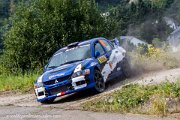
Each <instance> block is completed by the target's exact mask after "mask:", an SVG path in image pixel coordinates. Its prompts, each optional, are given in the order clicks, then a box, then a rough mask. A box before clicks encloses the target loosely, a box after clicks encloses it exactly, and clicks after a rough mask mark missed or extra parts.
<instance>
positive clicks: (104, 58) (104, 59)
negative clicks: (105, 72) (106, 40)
mask: <svg viewBox="0 0 180 120" xmlns="http://www.w3.org/2000/svg"><path fill="white" fill-rule="evenodd" d="M98 61H99V62H100V63H104V62H106V61H107V58H106V56H104V55H103V56H101V57H99V58H98Z"/></svg>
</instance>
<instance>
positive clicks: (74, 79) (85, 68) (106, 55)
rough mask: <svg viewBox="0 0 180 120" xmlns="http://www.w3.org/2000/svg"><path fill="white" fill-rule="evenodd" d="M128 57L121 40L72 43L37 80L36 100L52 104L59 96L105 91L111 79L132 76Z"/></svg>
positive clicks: (54, 57) (48, 65)
mask: <svg viewBox="0 0 180 120" xmlns="http://www.w3.org/2000/svg"><path fill="white" fill-rule="evenodd" d="M125 56H126V51H125V50H124V49H123V48H122V47H120V46H119V43H118V40H114V41H109V40H107V39H105V38H95V39H91V40H87V41H83V42H75V43H72V44H69V45H68V46H67V47H64V48H62V49H60V50H58V51H57V52H56V53H55V54H54V55H53V56H52V57H51V59H50V60H49V63H48V64H47V65H46V66H45V68H44V71H43V73H42V74H41V75H40V76H39V77H38V78H37V80H36V81H35V83H34V88H35V94H36V97H37V101H39V102H41V103H51V102H53V101H54V99H55V98H56V97H59V96H63V95H66V94H70V93H74V92H78V91H82V90H85V89H88V88H93V89H94V90H95V91H97V92H99V93H100V92H103V91H104V90H105V83H106V82H107V81H108V80H112V79H114V78H116V77H118V76H120V75H124V76H126V77H128V76H129V75H130V74H129V69H130V67H129V63H128V61H127V58H126V57H125Z"/></svg>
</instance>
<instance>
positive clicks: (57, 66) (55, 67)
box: [48, 66, 59, 69]
mask: <svg viewBox="0 0 180 120" xmlns="http://www.w3.org/2000/svg"><path fill="white" fill-rule="evenodd" d="M57 67H59V66H50V67H48V68H52V69H53V68H57Z"/></svg>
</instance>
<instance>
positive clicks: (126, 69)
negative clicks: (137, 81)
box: [122, 58, 132, 78]
mask: <svg viewBox="0 0 180 120" xmlns="http://www.w3.org/2000/svg"><path fill="white" fill-rule="evenodd" d="M122 71H123V75H124V77H126V78H129V77H131V74H132V73H131V66H130V64H129V62H128V60H127V58H124V60H123V62H122Z"/></svg>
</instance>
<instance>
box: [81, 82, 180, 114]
mask: <svg viewBox="0 0 180 120" xmlns="http://www.w3.org/2000/svg"><path fill="white" fill-rule="evenodd" d="M175 98H178V99H179V98H180V83H179V82H177V83H170V82H166V83H161V84H160V85H151V86H143V85H137V84H135V85H133V84H130V85H126V86H124V87H123V88H122V89H120V90H117V91H115V92H113V93H110V94H108V95H106V96H103V97H100V98H96V99H93V100H90V101H88V102H85V103H83V104H82V107H83V108H84V109H85V110H93V111H106V112H128V113H129V112H131V113H144V114H160V115H166V114H167V113H168V109H169V108H168V105H167V102H168V99H175ZM176 103H178V101H176ZM176 110H177V109H176Z"/></svg>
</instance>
